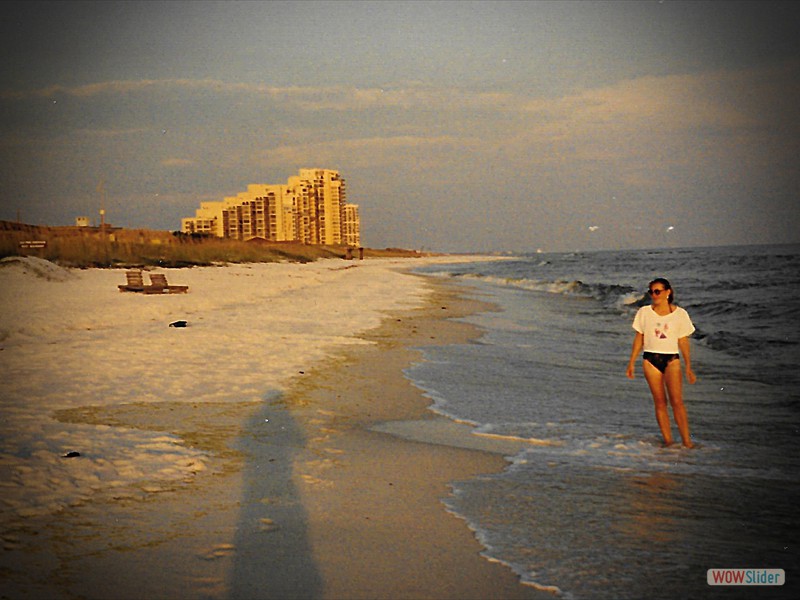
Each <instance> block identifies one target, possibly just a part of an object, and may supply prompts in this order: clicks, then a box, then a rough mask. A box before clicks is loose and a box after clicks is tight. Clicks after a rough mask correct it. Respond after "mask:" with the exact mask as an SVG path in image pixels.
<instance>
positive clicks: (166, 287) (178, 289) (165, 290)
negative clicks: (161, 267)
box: [144, 273, 189, 294]
mask: <svg viewBox="0 0 800 600" xmlns="http://www.w3.org/2000/svg"><path fill="white" fill-rule="evenodd" d="M150 283H151V285H148V286H146V287H145V289H144V293H145V294H185V293H186V292H188V291H189V286H188V285H170V284H168V283H167V276H166V275H164V274H163V273H153V274H152V275H150Z"/></svg>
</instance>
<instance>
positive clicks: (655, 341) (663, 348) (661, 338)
mask: <svg viewBox="0 0 800 600" xmlns="http://www.w3.org/2000/svg"><path fill="white" fill-rule="evenodd" d="M633 328H634V329H635V330H636V331H638V332H639V333H643V334H644V351H645V352H657V353H659V354H677V353H678V340H679V339H681V338H683V337H687V336H690V335H692V333H694V325H693V324H692V320H691V319H690V318H689V313H687V312H686V311H685V310H684V309H682V308H681V307H680V306H676V307H675V310H674V311H672V312H671V313H670V314H668V315H664V316H661V315H659V314H658V313H656V311H654V310H653V307H652V306H643V307H642V308H640V309H639V311H638V312H637V313H636V317H634V319H633Z"/></svg>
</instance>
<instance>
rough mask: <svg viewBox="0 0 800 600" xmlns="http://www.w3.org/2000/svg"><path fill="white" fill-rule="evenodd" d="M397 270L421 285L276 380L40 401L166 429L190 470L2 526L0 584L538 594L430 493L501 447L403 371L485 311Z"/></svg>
mask: <svg viewBox="0 0 800 600" xmlns="http://www.w3.org/2000/svg"><path fill="white" fill-rule="evenodd" d="M414 266H415V265H401V267H400V268H401V270H402V271H403V272H405V273H406V275H405V276H409V277H412V276H415V277H420V278H422V279H424V280H425V283H424V284H423V285H424V286H425V288H426V289H428V290H430V289H432V290H434V291H433V293H432V294H428V295H426V296H425V299H423V300H422V301H421V302H420V303H419V305H418V306H417V307H416V308H411V309H408V308H406V309H404V308H402V307H400V308H398V307H397V306H395V307H394V308H389V309H387V311H386V312H385V313H384V317H383V319H382V320H381V324H380V325H379V326H378V327H377V328H373V329H371V330H367V331H366V332H364V333H362V334H356V335H355V338H356V339H357V340H358V343H351V344H345V345H343V346H340V347H339V348H338V349H337V350H336V351H335V352H334V353H333V354H332V355H330V356H329V357H328V358H323V359H322V360H319V361H317V362H315V363H314V365H313V366H310V367H309V368H308V370H307V371H300V372H299V373H298V372H296V373H297V375H295V376H294V377H293V378H292V381H291V382H290V384H289V386H288V388H287V389H286V390H285V391H283V392H280V391H273V392H268V393H267V394H266V396H262V397H261V399H260V400H253V399H252V398H247V399H243V400H242V401H241V402H230V401H223V402H214V401H198V402H191V401H186V402H178V401H171V400H169V399H164V400H162V401H142V402H135V401H134V402H130V403H123V404H109V405H105V406H85V407H80V408H76V409H66V410H59V411H57V412H56V413H55V414H56V416H57V418H58V421H59V422H61V423H65V424H66V423H69V424H71V425H72V426H73V427H74V426H78V427H84V428H86V431H87V434H88V433H91V431H92V428H97V427H113V428H114V429H115V430H118V429H119V430H121V431H142V432H148V433H149V434H150V435H154V436H155V435H158V434H159V433H163V434H168V435H176V436H179V437H180V438H181V439H182V440H183V442H184V443H185V445H186V446H187V447H190V448H192V449H193V451H198V452H203V453H206V454H207V455H208V456H209V458H208V461H207V463H208V465H207V468H201V469H199V470H198V471H197V472H193V473H190V475H189V476H187V477H185V478H183V479H177V480H174V481H171V482H169V481H168V482H164V481H161V482H158V483H157V484H156V485H144V486H142V487H141V488H139V489H136V488H132V489H129V488H115V487H111V488H107V489H98V490H95V491H94V492H93V494H92V495H90V496H87V497H86V498H85V499H83V498H80V497H79V498H78V499H77V500H76V501H75V502H73V503H72V504H70V505H69V506H68V507H66V508H65V509H64V510H62V511H61V512H59V513H57V514H55V515H52V516H32V517H30V518H28V519H27V520H25V521H24V525H20V524H19V523H12V524H11V525H12V526H11V527H7V528H6V527H4V531H3V537H2V541H3V545H4V550H6V551H8V552H5V555H6V556H5V560H4V561H3V565H1V566H2V569H0V572H3V576H2V579H3V584H4V588H5V591H4V597H10V598H17V597H25V598H54V599H57V598H74V597H87V598H115V599H117V598H118V599H123V598H131V599H134V598H142V597H148V598H176V597H177V598H184V597H191V598H247V599H249V598H392V599H394V598H435V599H439V598H441V599H449V598H462V599H469V598H489V597H502V598H544V597H550V594H547V596H544V595H543V592H540V591H538V590H535V589H533V588H531V587H528V586H525V585H523V584H521V583H520V580H519V578H518V577H517V576H516V575H515V574H514V573H513V572H512V571H511V569H510V568H507V567H506V566H504V565H501V564H499V563H496V562H491V561H490V560H488V559H486V558H484V557H482V556H481V553H482V551H483V547H482V546H481V545H480V543H479V542H478V541H477V539H476V537H475V535H474V533H473V532H472V531H471V530H470V529H469V527H468V525H467V524H466V522H465V521H464V520H462V519H460V518H459V517H457V516H455V515H453V514H451V513H449V512H448V511H447V509H446V507H445V505H444V503H443V502H442V501H441V499H442V498H444V497H445V496H447V495H448V494H449V493H450V489H449V487H448V486H449V484H450V483H451V482H454V481H457V480H461V479H466V478H470V477H473V476H476V475H479V474H481V473H491V472H498V471H499V470H502V469H503V468H505V466H506V465H507V464H508V463H507V462H506V461H505V459H504V458H503V454H504V452H506V450H504V449H503V448H500V447H495V448H494V450H492V449H491V448H482V449H477V447H473V442H474V440H471V439H470V438H476V439H478V438H477V436H470V435H468V430H462V431H453V430H452V425H453V422H451V421H450V420H449V419H446V418H445V417H443V416H440V415H437V414H435V413H433V412H432V411H430V410H428V406H429V405H430V400H429V399H427V398H426V397H425V396H424V395H423V394H422V392H421V391H420V390H419V389H417V388H416V387H414V386H413V384H412V383H411V382H410V381H409V380H408V379H407V378H406V377H405V376H404V374H403V370H404V369H405V368H407V367H408V366H410V365H411V364H412V363H414V362H416V361H419V360H421V352H420V351H419V350H418V348H420V347H422V346H425V345H430V344H437V345H438V344H445V343H458V342H464V341H467V340H469V339H473V338H474V337H475V336H476V335H477V329H475V328H474V327H472V326H471V325H468V324H465V323H461V322H457V321H454V320H453V319H454V318H457V317H460V316H464V315H466V314H470V313H472V312H475V311H477V310H478V309H481V310H483V309H486V308H487V306H486V305H482V304H480V303H479V302H478V301H474V300H469V299H467V298H465V297H463V296H461V295H459V292H458V290H456V289H455V286H453V285H451V284H448V283H446V282H442V281H439V280H435V279H432V278H424V277H423V276H420V275H412V274H410V273H409V271H410V270H411V269H413V267H414ZM423 422H424V423H425V426H426V427H431V426H433V430H435V431H436V432H438V433H442V432H443V431H444V430H449V432H447V434H446V435H443V436H441V435H438V434H437V435H432V436H430V438H429V439H426V440H422V441H420V440H419V439H417V440H413V439H409V437H408V436H403V435H402V433H400V434H392V433H387V432H386V430H385V431H381V428H382V427H383V428H385V427H386V426H387V424H389V425H391V424H392V423H404V424H406V425H408V424H409V423H411V424H412V426H413V424H414V423H423ZM437 424H439V425H437ZM120 428H121V429H120ZM467 440H468V441H467ZM459 446H462V447H459ZM487 450H488V451H487ZM507 453H508V454H510V453H513V451H512V452H507ZM64 464H65V465H66V466H67V467H68V468H70V469H79V468H84V467H83V466H82V465H83V464H84V463H82V462H81V461H77V462H70V461H67V462H65V463H64ZM9 561H11V562H9Z"/></svg>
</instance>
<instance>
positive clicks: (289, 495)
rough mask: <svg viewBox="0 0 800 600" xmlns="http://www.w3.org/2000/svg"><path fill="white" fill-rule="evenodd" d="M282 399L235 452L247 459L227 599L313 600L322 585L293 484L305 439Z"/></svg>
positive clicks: (271, 401) (269, 405)
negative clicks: (294, 466)
mask: <svg viewBox="0 0 800 600" xmlns="http://www.w3.org/2000/svg"><path fill="white" fill-rule="evenodd" d="M281 399H282V398H281V396H280V395H273V396H269V397H267V398H266V399H265V401H264V403H263V405H262V407H261V408H260V409H259V410H257V411H256V413H255V414H254V415H253V416H252V418H251V419H250V420H249V421H248V422H247V424H246V426H245V429H244V431H243V434H242V436H241V437H240V438H239V440H238V441H237V449H238V450H240V451H241V452H243V453H244V454H245V455H246V457H247V458H246V462H245V467H244V472H243V475H244V485H243V488H242V499H241V508H240V513H239V520H238V526H237V531H236V535H235V538H234V546H235V548H236V550H235V554H234V566H233V570H232V572H231V576H230V577H231V580H230V584H229V585H230V587H229V589H230V597H231V598H241V599H251V598H263V599H277V598H315V597H319V596H320V590H321V588H322V580H321V578H320V575H319V572H318V570H317V567H316V565H315V563H314V560H313V556H312V551H311V547H310V545H309V542H308V537H307V533H306V532H307V524H306V512H305V510H304V508H303V506H302V504H301V500H300V497H299V494H298V492H297V489H296V487H295V486H294V484H293V482H292V461H293V457H294V455H295V454H296V453H297V452H298V451H299V450H301V449H302V448H303V446H304V442H305V438H304V435H303V433H302V431H301V429H300V427H299V426H298V425H297V424H296V423H295V421H294V419H293V417H292V415H291V414H290V413H289V411H288V410H287V409H286V408H285V407H284V406H283V405H282V404H281Z"/></svg>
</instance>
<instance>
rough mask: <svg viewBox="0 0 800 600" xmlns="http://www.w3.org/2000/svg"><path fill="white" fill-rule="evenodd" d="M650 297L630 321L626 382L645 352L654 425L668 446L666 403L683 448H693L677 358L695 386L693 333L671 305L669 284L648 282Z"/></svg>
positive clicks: (669, 429)
mask: <svg viewBox="0 0 800 600" xmlns="http://www.w3.org/2000/svg"><path fill="white" fill-rule="evenodd" d="M649 294H650V298H651V299H652V301H651V302H652V303H651V304H650V305H649V306H643V307H642V308H640V309H639V311H638V312H637V313H636V317H635V318H634V319H633V328H634V329H635V330H636V335H635V337H634V338H633V349H632V350H631V358H630V361H629V362H628V370H627V375H628V378H629V379H633V378H634V371H635V367H636V359H637V357H638V356H639V353H640V352H641V351H642V349H644V356H643V358H644V360H643V362H642V365H643V368H644V377H645V379H646V380H647V385H648V386H650V392H651V393H652V394H653V402H654V404H655V409H656V421H658V427H659V429H661V435H662V436H663V437H664V443H665V444H666V445H667V446H670V445H671V444H672V427H671V425H670V421H669V412H668V409H667V402H669V404H670V405H671V406H672V414H673V416H674V418H675V423H676V424H677V426H678V431H679V432H680V434H681V440H682V441H683V445H684V446H685V447H687V448H691V447H692V446H693V445H694V444H692V440H691V437H690V436H689V418H688V416H687V415H686V407H685V406H684V405H683V377H682V374H681V361H680V355H683V362H684V365H685V367H686V380H687V381H688V382H689V383H694V382H695V381H696V379H697V378H696V377H695V374H694V372H693V371H692V361H691V356H690V353H689V336H690V335H691V334H692V333H693V332H694V325H693V324H692V320H691V319H690V318H689V313H687V312H686V311H685V310H684V309H683V308H681V307H679V306H676V305H675V304H674V302H675V294H674V292H673V290H672V286H671V285H670V283H669V281H667V280H666V279H663V278H658V279H654V280H653V281H651V282H650V285H649ZM679 351H680V355H679Z"/></svg>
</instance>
